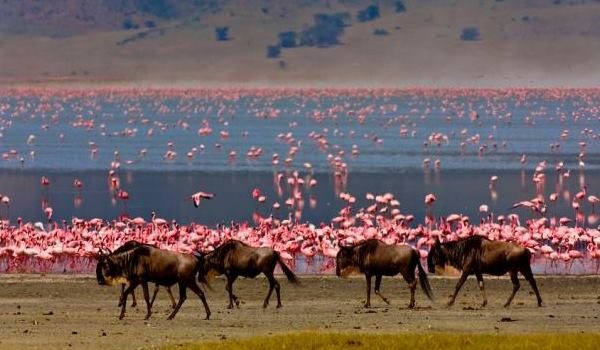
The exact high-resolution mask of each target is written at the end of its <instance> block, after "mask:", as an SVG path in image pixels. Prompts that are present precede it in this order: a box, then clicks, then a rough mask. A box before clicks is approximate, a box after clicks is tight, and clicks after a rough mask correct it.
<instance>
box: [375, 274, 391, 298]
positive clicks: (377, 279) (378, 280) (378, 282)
mask: <svg viewBox="0 0 600 350" xmlns="http://www.w3.org/2000/svg"><path fill="white" fill-rule="evenodd" d="M381 277H382V276H381V275H375V294H377V295H379V297H380V298H381V300H383V301H384V302H385V303H386V304H388V305H389V304H390V302H389V300H387V298H386V297H384V296H383V294H381V292H380V291H379V288H380V287H381Z"/></svg>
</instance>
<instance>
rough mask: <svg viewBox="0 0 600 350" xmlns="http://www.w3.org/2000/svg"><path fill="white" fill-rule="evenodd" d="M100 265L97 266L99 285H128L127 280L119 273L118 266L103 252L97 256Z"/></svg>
mask: <svg viewBox="0 0 600 350" xmlns="http://www.w3.org/2000/svg"><path fill="white" fill-rule="evenodd" d="M97 258H98V264H97V265H96V280H97V281H98V284H99V285H101V286H103V285H115V284H120V283H126V281H125V278H124V277H123V276H121V275H120V274H119V272H118V268H117V264H116V263H115V262H114V261H113V259H112V257H111V256H110V255H109V254H106V253H104V252H102V251H100V252H99V254H98V255H97Z"/></svg>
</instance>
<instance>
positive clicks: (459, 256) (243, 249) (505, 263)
mask: <svg viewBox="0 0 600 350" xmlns="http://www.w3.org/2000/svg"><path fill="white" fill-rule="evenodd" d="M97 258H98V265H97V267H96V277H97V280H98V283H99V284H100V285H115V284H121V288H122V289H121V296H120V298H119V306H120V307H121V314H120V316H119V318H121V319H122V318H123V317H124V316H125V310H126V306H127V297H128V295H129V294H131V295H132V298H133V303H134V304H135V295H134V294H133V292H134V290H135V288H136V287H137V286H139V285H142V288H143V292H144V300H145V301H146V306H147V314H146V319H148V318H150V316H151V315H152V304H153V302H154V299H155V298H156V294H157V292H158V289H159V286H165V287H167V292H168V293H169V296H170V298H171V302H172V305H173V311H172V312H171V314H170V315H169V319H173V317H175V315H176V314H177V312H178V311H179V309H180V308H181V305H182V304H183V303H184V301H185V299H186V291H187V289H188V288H189V289H190V290H191V291H192V292H194V293H195V294H196V295H197V296H198V297H199V298H200V300H201V301H202V304H203V305H204V310H205V312H206V319H209V318H210V308H209V307H208V303H207V301H206V297H205V295H204V292H203V291H202V289H201V288H200V286H199V285H198V284H197V283H196V282H200V283H202V284H204V285H207V286H209V282H210V279H211V278H212V277H213V276H218V275H224V276H225V277H226V278H227V285H226V290H227V292H228V294H229V305H228V308H233V307H234V303H235V305H236V306H238V307H239V304H240V301H239V298H238V297H237V296H236V295H235V294H234V293H233V283H234V282H235V280H236V279H237V278H238V277H240V276H241V277H248V278H254V277H256V276H258V275H259V274H261V273H263V274H264V275H265V276H266V277H267V280H268V281H269V291H268V292H267V296H266V298H265V301H264V303H263V307H267V305H268V304H269V299H270V298H271V294H272V293H273V290H275V293H276V294H277V307H278V308H279V307H281V306H282V304H281V296H280V286H279V282H277V280H276V279H275V276H274V270H275V266H276V265H277V264H279V266H280V267H281V270H282V271H283V273H284V274H285V276H286V277H287V279H288V281H290V282H291V283H293V284H298V283H299V280H298V278H297V277H296V275H294V273H293V272H292V271H291V270H290V268H289V267H288V266H286V264H285V263H284V262H283V260H282V259H281V257H280V256H279V253H278V252H277V251H275V250H273V249H270V248H264V247H263V248H255V247H251V246H249V245H247V244H245V243H243V242H240V241H236V240H230V241H227V242H225V243H223V244H222V245H220V246H219V247H217V248H216V249H215V250H213V251H212V252H210V253H207V254H202V253H200V252H196V253H194V254H184V253H177V252H172V251H168V250H162V249H159V248H156V247H154V246H151V245H147V244H142V243H139V242H136V241H129V242H127V243H125V244H124V245H123V246H121V247H120V248H118V249H116V250H115V251H114V252H111V251H108V250H100V252H99V253H98V256H97ZM530 258H531V253H530V252H529V250H527V249H526V248H523V247H520V246H518V245H516V244H513V243H508V242H499V241H491V240H488V239H487V238H484V237H479V236H474V237H469V238H465V239H462V240H459V241H454V242H446V243H441V242H440V241H439V240H438V241H436V242H435V244H434V246H433V247H432V248H431V250H430V252H429V254H428V257H427V265H428V269H429V272H431V273H435V272H436V270H438V269H440V270H443V269H445V268H446V266H452V267H454V268H456V269H458V270H460V271H462V274H461V276H460V279H459V281H458V283H457V285H456V288H455V291H454V294H453V296H452V297H451V299H450V301H449V302H448V305H449V306H450V305H452V304H453V303H454V301H455V299H456V296H457V294H458V292H459V290H460V288H461V287H462V285H463V284H464V282H465V281H466V279H467V277H468V276H469V275H475V276H476V277H477V281H478V283H479V288H480V290H481V294H482V298H483V302H482V305H483V306H485V305H486V304H487V298H486V294H485V288H484V283H483V274H490V275H496V276H499V275H504V274H506V273H509V274H510V278H511V281H512V284H513V290H512V293H511V295H510V296H509V298H508V300H507V301H506V303H505V304H504V306H505V307H508V306H509V305H510V303H511V302H512V300H513V298H514V296H515V294H516V292H517V291H518V290H519V287H520V286H519V279H518V273H519V272H520V273H521V274H522V275H523V276H524V277H525V279H526V280H527V281H528V282H529V284H530V285H531V288H532V289H533V291H534V293H535V295H536V298H537V304H538V306H541V305H542V298H541V296H540V293H539V291H538V288H537V285H536V282H535V279H534V277H533V273H532V271H531V266H530ZM415 270H417V272H418V278H417V276H416V274H415ZM438 271H439V270H438ZM353 272H360V273H363V274H364V275H365V277H366V281H367V300H366V303H365V307H370V304H371V280H372V277H373V276H374V277H375V294H376V295H378V296H379V297H380V298H381V299H382V300H383V301H384V302H386V303H388V304H389V301H388V299H387V298H385V297H384V296H383V295H382V294H381V289H380V288H381V279H382V277H383V276H395V275H397V274H401V275H402V277H403V278H404V280H405V281H406V282H407V283H408V286H409V288H410V303H409V307H411V308H412V307H414V306H415V290H416V286H417V279H418V281H419V282H420V285H421V288H422V289H423V292H424V293H425V295H427V297H428V298H429V299H431V300H433V293H432V290H431V287H430V284H429V280H428V278H427V273H426V272H425V270H424V269H423V266H422V265H421V261H420V256H419V253H418V252H417V251H416V250H414V249H413V248H411V247H410V246H408V245H387V244H385V243H383V242H381V241H379V240H376V239H371V240H367V241H364V242H361V243H358V244H355V245H352V246H342V247H340V250H339V252H338V254H337V257H336V275H337V276H341V277H346V276H348V275H349V274H351V273H353ZM148 283H155V284H156V288H155V290H154V294H153V296H152V299H150V295H149V290H148ZM174 284H177V285H178V287H179V301H178V302H175V298H174V297H173V294H172V293H171V289H170V287H171V286H173V285H174Z"/></svg>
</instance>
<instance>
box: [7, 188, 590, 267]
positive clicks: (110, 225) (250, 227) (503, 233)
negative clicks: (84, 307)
mask: <svg viewBox="0 0 600 350" xmlns="http://www.w3.org/2000/svg"><path fill="white" fill-rule="evenodd" d="M252 195H253V197H256V198H257V200H258V201H260V198H261V195H260V191H259V190H257V189H255V191H253V193H252ZM366 197H367V198H366V199H367V200H369V201H370V202H371V203H372V204H371V205H369V206H368V207H366V208H354V207H353V204H354V203H355V202H356V198H355V197H354V196H352V195H351V194H349V193H345V192H342V193H340V199H341V200H342V201H343V202H344V203H345V205H344V206H343V208H342V209H341V210H340V212H339V216H337V217H335V218H334V219H332V221H331V222H330V223H329V224H321V225H318V226H316V225H313V224H310V223H301V222H298V221H296V220H294V219H285V220H280V219H276V218H274V217H273V215H270V216H269V217H262V216H260V215H257V217H256V218H255V222H254V223H252V224H251V223H246V222H244V223H232V224H231V225H229V226H225V225H218V226H217V227H214V228H211V227H208V226H205V225H201V224H196V223H191V224H188V225H180V224H178V223H177V222H176V221H174V220H171V221H169V220H165V219H163V218H159V217H157V215H156V213H154V212H152V215H151V219H150V220H148V221H147V220H145V219H144V218H142V217H136V218H131V219H130V218H127V217H124V218H122V219H121V220H112V221H106V220H103V219H99V218H94V219H90V220H83V219H79V218H73V220H72V221H71V222H70V223H66V222H63V224H62V225H59V224H58V223H56V222H52V220H51V218H52V209H51V208H50V207H49V208H47V216H48V220H49V222H50V224H48V225H44V224H42V223H39V222H38V223H25V222H22V220H20V219H19V220H18V221H17V223H16V224H14V225H13V224H11V223H10V222H7V221H3V222H2V226H1V228H0V261H2V263H0V266H1V267H2V269H3V271H5V272H7V271H8V272H10V271H39V270H41V271H47V270H54V269H55V265H56V264H58V265H59V266H63V268H64V269H65V270H72V271H89V269H90V268H91V266H92V264H93V260H94V259H93V257H94V256H95V254H96V253H97V252H98V250H99V249H100V248H107V249H111V250H112V249H116V248H117V247H119V246H121V245H122V244H123V243H125V242H126V241H129V240H132V239H133V240H137V241H140V242H143V243H148V244H153V245H156V246H158V247H160V248H164V249H170V250H174V251H179V252H187V253H191V252H193V251H196V250H200V251H204V252H208V251H211V250H213V249H214V248H215V247H217V246H218V245H219V244H221V243H222V242H224V241H226V240H229V239H237V240H241V241H244V242H246V243H248V244H250V245H252V246H261V247H271V248H273V249H275V250H277V251H279V252H280V253H281V256H282V257H283V258H285V259H288V260H292V261H293V260H295V259H296V258H297V257H299V256H300V255H302V256H303V257H304V258H305V259H309V260H310V259H312V258H314V257H315V256H323V257H325V258H334V257H335V256H336V254H337V252H338V250H339V247H340V245H351V244H354V243H358V242H361V241H364V240H366V239H371V238H377V239H380V240H382V241H383V242H385V243H387V244H410V245H413V246H414V247H415V248H416V249H418V251H419V252H420V254H421V257H422V258H426V257H427V253H428V250H429V248H430V247H431V246H432V245H433V244H434V243H435V239H436V238H439V239H441V240H444V241H448V240H449V241H451V240H456V239H459V238H465V237H468V236H473V235H481V236H485V237H487V238H489V239H492V240H501V241H510V242H516V243H518V244H520V245H522V246H525V247H527V248H528V249H530V250H531V251H532V253H534V255H535V256H536V258H541V259H545V261H546V262H549V263H550V264H551V265H557V264H559V263H562V264H564V268H565V269H566V271H570V269H571V268H572V266H573V264H574V263H575V262H576V261H579V262H580V263H581V264H584V259H587V260H588V261H590V260H591V261H592V264H593V265H595V269H596V271H597V270H598V268H599V266H600V249H598V247H599V246H600V228H583V227H581V226H579V227H577V226H569V224H571V223H572V221H571V220H559V221H558V222H552V221H551V220H548V219H547V218H546V217H541V218H531V219H528V220H525V221H524V222H523V223H522V222H521V219H520V217H519V216H518V215H517V214H510V215H508V216H507V217H504V216H498V217H497V218H494V217H493V215H491V214H490V215H488V216H486V217H484V218H482V219H481V220H480V221H479V222H478V223H472V222H471V220H470V218H469V217H467V216H464V215H460V214H451V215H448V216H447V217H439V218H433V216H432V215H431V216H427V218H426V222H425V223H416V222H415V221H414V216H413V215H410V214H406V213H402V212H401V211H400V209H399V206H400V203H399V200H398V199H396V198H395V197H394V195H393V194H391V193H385V194H381V195H374V194H370V193H369V194H367V195H366ZM433 197H434V195H433V194H428V195H427V196H426V197H425V203H427V204H428V205H430V206H431V205H432V204H433V202H432V198H433ZM190 198H191V199H192V200H193V201H194V205H196V204H197V203H198V202H196V201H195V198H196V199H198V201H199V200H200V198H204V199H210V198H212V194H208V193H204V192H199V193H196V194H194V195H192V196H191V197H190ZM198 204H199V203H198ZM481 209H482V211H483V212H485V208H481ZM331 263H332V261H330V264H325V266H324V267H325V268H327V267H331ZM64 266H68V268H67V267H64Z"/></svg>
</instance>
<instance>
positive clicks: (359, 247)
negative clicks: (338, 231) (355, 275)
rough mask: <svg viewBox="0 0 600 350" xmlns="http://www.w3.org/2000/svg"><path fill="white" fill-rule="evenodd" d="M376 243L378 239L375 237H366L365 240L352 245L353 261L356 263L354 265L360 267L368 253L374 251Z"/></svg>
mask: <svg viewBox="0 0 600 350" xmlns="http://www.w3.org/2000/svg"><path fill="white" fill-rule="evenodd" d="M378 243H379V240H377V239H368V240H366V241H363V242H360V243H357V244H355V245H353V246H352V250H353V251H354V252H355V253H356V254H354V261H355V263H356V266H358V267H361V268H362V267H363V266H364V262H365V258H366V257H367V256H368V255H369V254H372V253H374V252H375V249H377V244H378Z"/></svg>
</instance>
